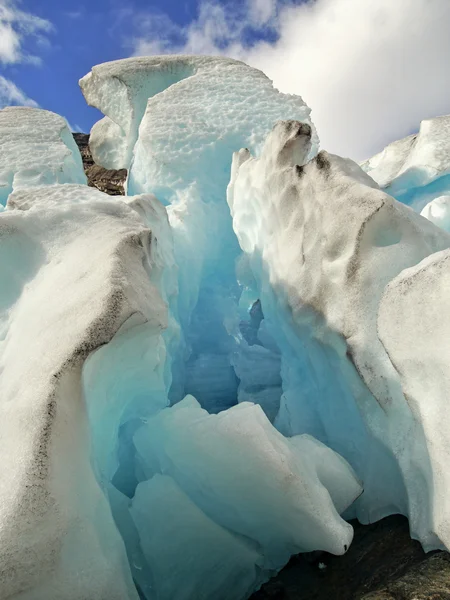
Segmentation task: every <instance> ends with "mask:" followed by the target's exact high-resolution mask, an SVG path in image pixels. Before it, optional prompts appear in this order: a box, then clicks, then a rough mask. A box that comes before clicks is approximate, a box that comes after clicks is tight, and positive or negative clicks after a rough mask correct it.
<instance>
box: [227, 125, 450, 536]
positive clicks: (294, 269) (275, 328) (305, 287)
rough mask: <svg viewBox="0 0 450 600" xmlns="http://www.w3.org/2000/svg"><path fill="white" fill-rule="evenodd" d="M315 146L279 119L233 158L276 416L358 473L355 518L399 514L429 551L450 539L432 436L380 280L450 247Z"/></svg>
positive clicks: (240, 228)
mask: <svg viewBox="0 0 450 600" xmlns="http://www.w3.org/2000/svg"><path fill="white" fill-rule="evenodd" d="M309 145H310V131H309V130H308V128H307V127H305V125H303V124H301V123H298V122H293V121H287V122H281V123H278V124H277V125H276V126H275V128H274V130H273V131H272V133H271V134H270V135H269V137H268V139H267V141H266V145H265V147H264V150H263V152H262V155H261V157H260V158H259V159H256V158H253V157H252V156H251V154H250V153H249V152H248V150H241V151H240V152H239V153H236V154H235V157H234V161H233V169H232V179H231V182H230V186H229V190H228V192H229V195H228V200H229V204H230V208H231V211H232V215H233V225H234V229H235V231H236V234H237V236H238V239H239V242H240V244H241V247H242V249H243V250H244V252H245V253H246V254H247V255H248V256H249V260H250V265H251V268H252V271H253V274H254V276H255V281H256V287H257V289H256V293H257V294H258V295H259V297H260V298H261V303H262V306H263V310H264V314H265V317H266V319H265V320H266V321H267V323H268V324H270V331H271V333H272V335H273V337H274V339H275V341H276V342H277V344H278V347H279V348H280V350H281V353H282V376H283V396H282V403H281V408H280V412H279V414H278V417H277V420H276V425H277V426H278V427H279V429H280V430H281V431H283V432H284V433H285V434H287V435H292V434H298V433H305V432H307V433H312V434H313V435H315V436H316V437H317V438H318V439H320V440H322V441H324V442H325V443H327V444H328V445H330V446H331V447H332V448H334V449H335V450H337V451H338V452H340V453H341V454H342V455H343V456H344V457H345V458H346V459H347V460H349V462H350V463H351V464H352V465H353V466H354V467H355V469H356V471H357V473H358V475H359V476H360V477H361V479H362V481H363V482H364V494H363V496H362V497H361V499H360V500H359V501H358V503H357V514H358V516H359V517H360V518H361V519H362V520H366V521H367V520H369V521H373V520H375V519H378V518H380V517H382V516H385V515H387V514H390V513H392V512H402V513H404V514H407V515H408V516H409V518H410V525H411V529H412V532H413V534H414V535H416V536H418V537H419V539H421V541H422V543H423V544H424V545H425V546H426V547H436V546H437V545H440V544H441V543H443V544H445V545H448V544H450V538H449V536H448V533H449V532H448V531H447V529H446V528H444V527H442V526H441V524H440V522H437V521H436V520H435V519H434V517H433V510H432V502H433V497H434V493H435V489H434V484H433V473H434V471H433V469H434V466H433V457H432V454H431V453H430V441H429V440H430V436H429V435H426V434H425V432H424V423H423V422H422V421H421V420H420V419H419V420H418V419H417V412H416V411H414V410H412V409H411V407H410V405H409V403H408V398H407V393H406V391H404V390H402V386H401V383H402V382H401V378H400V376H399V373H398V371H397V370H396V369H395V366H394V365H393V364H392V363H391V361H390V359H389V356H388V354H387V353H386V350H385V348H384V346H383V345H382V344H381V342H380V340H379V338H378V334H377V314H378V308H379V303H380V299H381V297H382V294H383V290H384V288H385V286H386V284H388V283H389V282H390V281H391V280H392V279H393V278H394V277H396V275H398V274H399V273H400V272H402V271H403V269H405V268H407V267H411V266H413V265H416V264H417V263H418V262H419V261H421V260H422V259H423V258H425V257H427V256H428V255H430V254H432V253H433V252H436V251H438V250H442V249H445V248H448V247H449V246H450V236H449V235H448V234H447V233H445V232H443V231H441V230H440V229H438V228H437V227H435V226H434V225H432V224H431V223H429V222H428V221H427V220H426V219H424V218H423V217H421V216H419V215H417V214H416V213H414V212H413V211H412V210H411V209H410V208H408V207H405V206H404V205H402V204H400V203H399V202H396V201H395V200H394V199H393V198H391V197H390V196H388V195H387V194H385V193H384V192H382V191H381V190H379V188H378V186H377V185H376V184H375V182H374V181H373V180H372V179H371V178H370V177H369V176H368V175H366V174H365V173H364V172H363V171H362V170H361V169H360V167H358V165H356V164H355V163H353V162H352V161H350V160H344V159H342V158H339V157H337V156H333V155H330V154H327V153H326V152H321V153H320V154H319V155H318V156H317V157H316V158H314V159H313V160H311V161H309V162H307V157H308V155H309ZM386 335H387V336H388V335H389V333H388V332H387V333H386ZM422 402H428V399H427V398H426V397H424V398H423V399H422ZM447 435H448V436H449V437H450V428H447ZM436 443H437V442H436ZM441 451H444V452H445V451H446V449H445V448H444V447H442V448H441ZM447 458H450V457H448V454H447ZM424 482H427V484H424ZM419 507H420V508H419ZM449 517H450V514H449V513H448V512H447V519H448V518H449Z"/></svg>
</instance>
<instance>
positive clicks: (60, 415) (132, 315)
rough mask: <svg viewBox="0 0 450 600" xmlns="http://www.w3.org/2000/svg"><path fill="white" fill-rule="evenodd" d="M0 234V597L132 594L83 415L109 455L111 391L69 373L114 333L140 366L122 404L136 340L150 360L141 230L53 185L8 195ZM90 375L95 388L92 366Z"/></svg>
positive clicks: (163, 312)
mask: <svg viewBox="0 0 450 600" xmlns="http://www.w3.org/2000/svg"><path fill="white" fill-rule="evenodd" d="M147 200H148V202H150V203H151V202H152V201H153V199H151V198H150V199H147ZM130 201H131V202H133V199H130ZM134 202H139V203H140V204H144V203H145V198H140V199H134ZM0 232H1V235H0V252H1V254H2V261H1V265H0V281H1V285H0V290H1V291H0V340H1V341H0V371H1V373H2V376H1V379H0V398H1V401H0V412H1V419H0V428H1V435H0V450H1V452H2V454H3V456H8V460H7V461H4V462H3V464H2V469H1V476H0V507H1V509H0V532H1V533H0V572H1V574H2V575H1V578H0V589H1V595H2V597H5V598H6V597H7V598H16V597H17V598H18V597H20V598H24V599H25V598H29V599H30V600H31V599H33V600H66V599H67V600H75V598H80V597H86V598H87V597H89V598H98V599H99V600H106V599H108V600H113V599H117V600H124V599H125V598H127V599H130V600H131V599H133V600H135V599H137V592H136V589H135V587H134V584H133V581H132V578H131V574H130V570H129V565H128V562H127V559H126V555H125V549H124V545H123V541H122V539H121V537H120V536H119V533H118V531H117V529H116V526H115V524H114V522H113V518H112V515H111V510H110V508H109V506H108V502H107V499H106V495H105V489H102V488H101V487H100V485H99V482H101V483H103V482H102V480H101V476H99V475H101V474H102V473H104V472H106V471H107V468H106V467H105V463H104V461H102V460H101V459H102V455H101V454H100V453H98V452H96V450H98V447H99V441H100V438H99V430H101V429H102V428H101V424H100V423H98V422H97V423H95V424H94V425H93V426H92V423H91V422H90V418H91V417H92V416H93V415H96V416H97V417H98V418H104V423H103V426H104V427H105V426H106V428H107V429H108V434H107V435H106V436H105V432H104V430H103V438H102V439H101V441H102V443H103V447H102V452H104V454H105V456H107V457H108V458H109V460H111V456H114V454H115V451H116V449H117V435H115V436H114V435H113V434H114V432H117V430H118V427H119V423H120V419H121V417H122V414H123V412H124V411H125V408H126V407H125V403H124V397H123V396H122V398H121V397H120V393H119V392H120V390H118V389H117V388H115V389H114V390H113V391H114V392H115V394H116V395H115V397H114V396H110V397H108V398H106V397H102V396H101V395H96V394H95V393H94V391H95V387H94V388H93V387H90V388H89V389H88V390H87V391H88V392H90V393H87V394H86V389H83V379H82V369H83V366H84V365H85V364H86V362H85V361H86V360H87V361H88V362H89V361H90V366H91V373H92V366H93V365H94V366H95V365H96V364H97V365H98V363H99V360H98V358H99V353H100V355H101V353H103V354H104V353H105V352H108V351H109V352H110V357H111V355H112V356H113V357H114V353H113V352H111V351H110V350H107V349H112V350H113V351H114V349H116V350H117V347H118V346H120V345H121V344H122V343H123V340H124V339H126V340H128V342H129V344H128V348H127V349H128V350H130V348H131V349H133V350H134V351H138V352H140V353H141V354H140V361H141V365H142V366H141V368H140V371H141V372H139V368H138V367H136V368H135V370H134V371H133V372H131V373H127V374H125V375H124V378H125V380H126V378H127V377H130V379H131V375H133V378H132V379H133V383H134V388H133V386H132V384H131V382H130V380H126V381H125V383H126V384H128V385H127V394H126V396H125V400H126V402H128V403H130V402H132V400H133V393H134V392H135V391H136V388H137V389H138V391H139V386H140V388H141V389H142V386H143V382H142V380H139V378H138V377H136V375H142V371H144V370H145V369H144V366H145V363H146V358H148V356H147V357H146V356H145V354H144V353H143V350H144V349H147V352H148V353H150V354H151V361H153V362H154V361H155V360H156V359H157V355H156V354H155V353H154V352H153V346H154V340H157V341H158V340H159V341H160V340H161V334H162V331H163V329H164V327H166V325H167V307H166V304H165V302H164V301H163V299H162V297H161V295H160V293H159V291H158V288H157V286H156V284H155V283H153V282H152V281H151V277H149V273H151V269H152V260H151V258H152V250H151V230H150V229H149V228H148V227H147V226H146V225H145V223H143V221H142V219H141V217H140V215H139V214H138V212H137V211H136V210H135V209H134V208H133V207H132V206H129V205H127V204H126V203H125V202H122V201H119V200H117V199H114V200H112V199H111V198H110V197H109V196H107V195H106V194H103V193H101V192H99V191H97V190H94V189H92V188H88V187H87V186H84V185H69V184H67V185H53V186H43V187H36V188H27V189H20V190H18V191H16V192H14V193H12V194H11V195H10V196H9V199H8V204H7V208H6V210H5V211H3V212H2V213H1V215H0ZM142 332H144V333H145V339H146V343H143V342H142V341H140V337H139V336H140V334H142ZM129 360H130V359H129ZM151 361H147V366H148V367H149V368H150V367H151V366H152V364H151ZM113 365H114V362H113V360H111V362H110V366H113ZM161 376H162V375H161ZM114 377H115V380H116V381H119V382H120V381H121V382H122V383H124V380H123V379H122V380H120V376H119V375H118V374H114V373H110V375H109V380H110V381H111V379H114ZM154 377H155V375H154ZM149 379H150V376H149V375H148V374H146V379H145V383H147V382H148V381H149ZM95 381H96V383H97V384H98V386H97V387H100V389H101V385H100V384H101V383H102V379H101V372H99V371H97V372H96V378H95ZM162 387H163V386H162ZM110 391H111V390H110ZM151 391H152V390H151V389H146V390H145V393H146V394H147V396H146V397H147V399H148V398H149V396H150V399H151ZM120 400H122V402H123V403H122V405H121V404H120ZM108 436H110V437H108ZM111 436H112V438H115V439H111ZM91 442H92V446H91ZM106 464H108V463H107V461H106Z"/></svg>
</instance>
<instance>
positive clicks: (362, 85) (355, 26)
mask: <svg viewBox="0 0 450 600" xmlns="http://www.w3.org/2000/svg"><path fill="white" fill-rule="evenodd" d="M449 30H450V1H449V0H130V1H125V2H124V0H121V1H119V0H90V1H89V0H79V1H77V2H69V1H66V0H0V106H4V105H8V104H28V105H39V106H40V107H42V108H46V109H48V110H52V111H55V112H57V113H59V114H62V115H63V116H65V117H66V118H67V119H68V121H69V123H70V124H71V126H72V127H73V128H75V129H81V130H83V131H88V130H89V129H90V127H91V126H92V124H93V123H94V122H95V121H96V120H97V119H98V118H99V117H100V114H99V113H98V112H97V111H96V110H95V109H93V108H90V107H88V106H87V105H86V103H85V101H84V98H83V96H82V94H81V92H80V90H79V88H78V79H79V78H80V77H82V76H83V75H85V74H86V73H87V72H89V70H90V69H91V67H92V66H93V65H95V64H98V63H100V62H104V61H108V60H115V59H119V58H125V57H128V56H133V55H145V54H157V53H169V52H172V53H175V52H177V53H179V52H185V53H197V54H225V55H229V56H233V57H235V58H239V59H241V60H244V61H246V62H247V63H249V64H251V65H252V66H255V67H257V68H260V69H262V70H263V71H264V72H265V73H266V74H267V75H268V76H269V77H270V78H271V79H273V81H274V84H275V85H276V87H278V88H279V89H280V90H281V91H283V92H286V93H295V94H298V95H301V96H302V97H303V99H304V100H305V101H306V103H307V104H308V105H309V106H310V107H311V108H312V118H313V121H314V122H315V124H316V126H317V128H318V131H319V136H320V138H321V142H322V147H324V148H326V149H328V150H330V151H332V152H336V153H339V154H342V155H346V156H351V157H352V158H355V159H358V160H361V159H364V158H366V157H368V156H370V155H371V154H372V153H374V152H376V151H378V150H380V149H381V148H382V147H383V145H385V144H386V143H388V142H389V141H391V140H393V139H398V138H399V137H402V136H405V135H407V134H409V133H410V132H412V131H415V130H417V128H418V126H419V123H420V121H421V120H422V119H424V118H429V117H433V116H436V115H440V114H448V113H450V77H449V69H448V62H449V59H450V36H449V35H448V31H449Z"/></svg>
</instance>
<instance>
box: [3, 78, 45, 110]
mask: <svg viewBox="0 0 450 600" xmlns="http://www.w3.org/2000/svg"><path fill="white" fill-rule="evenodd" d="M13 105H15V106H32V107H35V108H36V107H37V106H38V104H37V102H35V101H34V100H32V99H31V98H29V97H28V96H27V95H26V94H25V93H24V92H23V91H22V90H21V89H20V88H18V87H17V86H16V84H15V83H13V82H12V81H11V80H9V79H6V77H3V76H2V75H0V108H4V107H5V106H13Z"/></svg>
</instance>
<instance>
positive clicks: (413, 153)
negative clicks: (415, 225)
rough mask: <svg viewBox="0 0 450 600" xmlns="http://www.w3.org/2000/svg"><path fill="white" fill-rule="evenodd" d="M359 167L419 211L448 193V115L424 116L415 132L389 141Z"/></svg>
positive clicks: (449, 126) (449, 168) (449, 132)
mask: <svg viewBox="0 0 450 600" xmlns="http://www.w3.org/2000/svg"><path fill="white" fill-rule="evenodd" d="M362 168H363V169H364V170H365V171H366V172H367V173H368V174H369V175H370V176H371V177H372V178H373V179H374V180H375V181H376V182H377V183H378V184H379V185H380V187H382V188H383V189H384V190H385V191H386V192H387V193H388V194H391V195H392V196H394V197H395V198H396V199H397V200H400V201H401V202H404V203H405V204H408V205H410V206H412V207H413V208H414V209H415V210H418V211H421V210H422V209H423V207H424V206H425V205H426V204H427V203H429V202H431V201H432V200H434V199H435V198H438V197H439V196H444V195H448V194H449V193H450V115H447V116H443V117H436V118H434V119H426V120H424V121H422V122H421V124H420V129H419V132H418V133H417V134H414V135H410V136H408V137H406V138H404V139H402V140H398V141H396V142H393V143H392V144H389V145H388V146H386V148H384V150H383V151H382V152H380V153H378V154H376V155H375V156H373V157H372V158H370V159H369V160H367V161H366V162H365V163H363V164H362Z"/></svg>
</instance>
